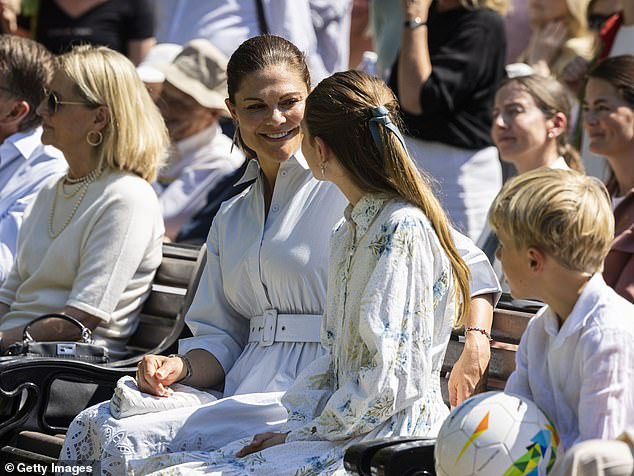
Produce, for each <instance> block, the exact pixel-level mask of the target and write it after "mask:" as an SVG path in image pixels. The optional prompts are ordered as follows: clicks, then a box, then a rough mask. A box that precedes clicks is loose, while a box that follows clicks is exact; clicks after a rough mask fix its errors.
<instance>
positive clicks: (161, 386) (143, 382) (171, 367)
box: [136, 354, 187, 397]
mask: <svg viewBox="0 0 634 476" xmlns="http://www.w3.org/2000/svg"><path fill="white" fill-rule="evenodd" d="M186 374H187V368H186V367H185V365H184V363H183V360H182V359H181V358H180V357H165V356H163V355H151V354H150V355H145V356H143V359H142V360H141V362H139V365H138V366H137V369H136V384H137V387H139V390H141V391H142V392H145V393H149V394H150V395H156V396H157V397H169V396H170V395H171V394H172V390H171V389H170V388H168V387H169V386H170V385H172V384H173V383H176V382H178V381H179V380H182V379H184V378H185V375H186Z"/></svg>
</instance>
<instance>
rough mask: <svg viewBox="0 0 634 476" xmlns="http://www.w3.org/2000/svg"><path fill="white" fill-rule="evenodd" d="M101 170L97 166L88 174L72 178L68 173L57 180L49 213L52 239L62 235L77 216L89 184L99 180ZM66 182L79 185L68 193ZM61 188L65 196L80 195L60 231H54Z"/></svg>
mask: <svg viewBox="0 0 634 476" xmlns="http://www.w3.org/2000/svg"><path fill="white" fill-rule="evenodd" d="M101 172H102V168H101V167H97V168H96V169H94V170H93V171H92V172H90V173H89V174H88V175H84V176H83V177H80V178H77V179H71V178H69V177H68V175H66V176H64V177H63V178H62V179H60V180H59V182H57V187H56V188H55V195H54V196H53V203H52V205H51V212H50V213H49V216H48V236H50V237H51V238H52V239H55V238H57V237H58V236H59V235H60V233H61V232H62V231H64V230H65V229H66V227H67V226H68V224H69V223H70V221H71V220H72V219H73V217H74V216H75V213H77V210H78V209H79V205H81V202H82V200H83V199H84V197H85V196H86V192H88V185H90V184H91V183H93V182H94V181H95V180H97V179H98V178H99V176H100V175H101ZM65 182H66V183H68V184H72V185H78V187H77V188H75V189H74V190H72V191H71V192H69V193H66V191H65V190H64V183H65ZM60 190H61V192H62V196H63V197H64V198H72V197H74V196H75V195H78V194H79V195H78V197H77V201H76V202H75V205H74V206H73V209H72V211H71V212H70V215H69V216H68V218H67V219H66V221H65V222H64V224H63V225H62V227H61V228H60V229H59V230H58V231H54V230H53V221H54V218H55V207H56V205H57V195H58V194H59V191H60Z"/></svg>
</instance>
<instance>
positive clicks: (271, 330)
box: [260, 309, 277, 347]
mask: <svg viewBox="0 0 634 476" xmlns="http://www.w3.org/2000/svg"><path fill="white" fill-rule="evenodd" d="M263 317H264V319H263V320H262V333H261V334H260V346H262V347H269V346H270V345H273V342H275V332H276V330H277V309H267V310H266V311H264V314H263Z"/></svg>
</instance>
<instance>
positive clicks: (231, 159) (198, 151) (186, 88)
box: [154, 39, 244, 240]
mask: <svg viewBox="0 0 634 476" xmlns="http://www.w3.org/2000/svg"><path fill="white" fill-rule="evenodd" d="M226 69H227V58H226V57H225V56H224V55H223V54H222V53H221V52H220V51H219V50H218V49H217V48H215V47H214V46H213V45H212V44H211V43H209V42H208V41H207V40H204V39H197V40H192V41H191V42H189V43H188V44H187V45H185V47H184V48H183V51H181V52H180V53H179V54H178V55H177V56H176V58H175V59H174V61H173V62H172V63H171V64H170V65H168V66H166V67H165V68H164V73H165V82H164V83H163V87H162V90H161V95H160V97H159V100H158V105H159V108H160V110H161V113H162V114H163V118H164V119H165V124H166V126H167V129H168V131H169V134H170V138H171V140H172V148H171V150H170V155H169V158H168V162H167V165H166V166H165V167H164V168H163V169H161V170H160V171H159V176H158V178H157V180H156V182H155V183H154V189H155V190H156V192H157V194H158V196H159V202H160V204H161V210H162V213H163V219H164V220H165V235H166V236H167V237H168V238H169V239H171V240H174V239H175V238H176V236H177V235H178V232H179V230H180V228H181V227H182V226H183V225H184V224H185V223H187V222H188V221H189V220H190V218H191V217H192V216H193V215H194V214H195V213H196V212H197V211H198V210H200V209H201V208H202V207H203V206H204V205H205V203H206V199H207V193H208V192H209V191H210V190H212V189H213V188H214V187H215V186H216V185H217V184H218V183H219V182H220V181H221V180H222V179H223V178H224V177H225V176H226V175H228V174H230V173H232V172H233V171H234V170H236V169H237V168H238V167H240V165H241V164H242V163H243V162H244V156H243V155H242V153H241V152H239V151H238V149H237V148H232V143H231V139H229V137H227V136H225V135H223V134H222V131H221V129H220V125H219V124H218V119H219V118H220V117H221V116H223V115H226V114H227V109H226V106H225V102H224V100H225V97H226V96H227V79H226ZM232 149H233V150H232Z"/></svg>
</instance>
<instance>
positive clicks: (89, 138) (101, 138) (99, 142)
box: [86, 131, 103, 147]
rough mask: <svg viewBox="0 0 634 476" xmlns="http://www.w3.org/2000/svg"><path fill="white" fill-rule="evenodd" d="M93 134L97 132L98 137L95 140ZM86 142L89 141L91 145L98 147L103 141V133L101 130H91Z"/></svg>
mask: <svg viewBox="0 0 634 476" xmlns="http://www.w3.org/2000/svg"><path fill="white" fill-rule="evenodd" d="M92 134H97V139H96V140H93V139H92V138H91V137H92ZM86 142H88V145H91V146H93V147H97V146H98V145H100V144H101V143H102V142H103V134H102V133H101V131H90V132H89V133H88V134H86Z"/></svg>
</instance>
